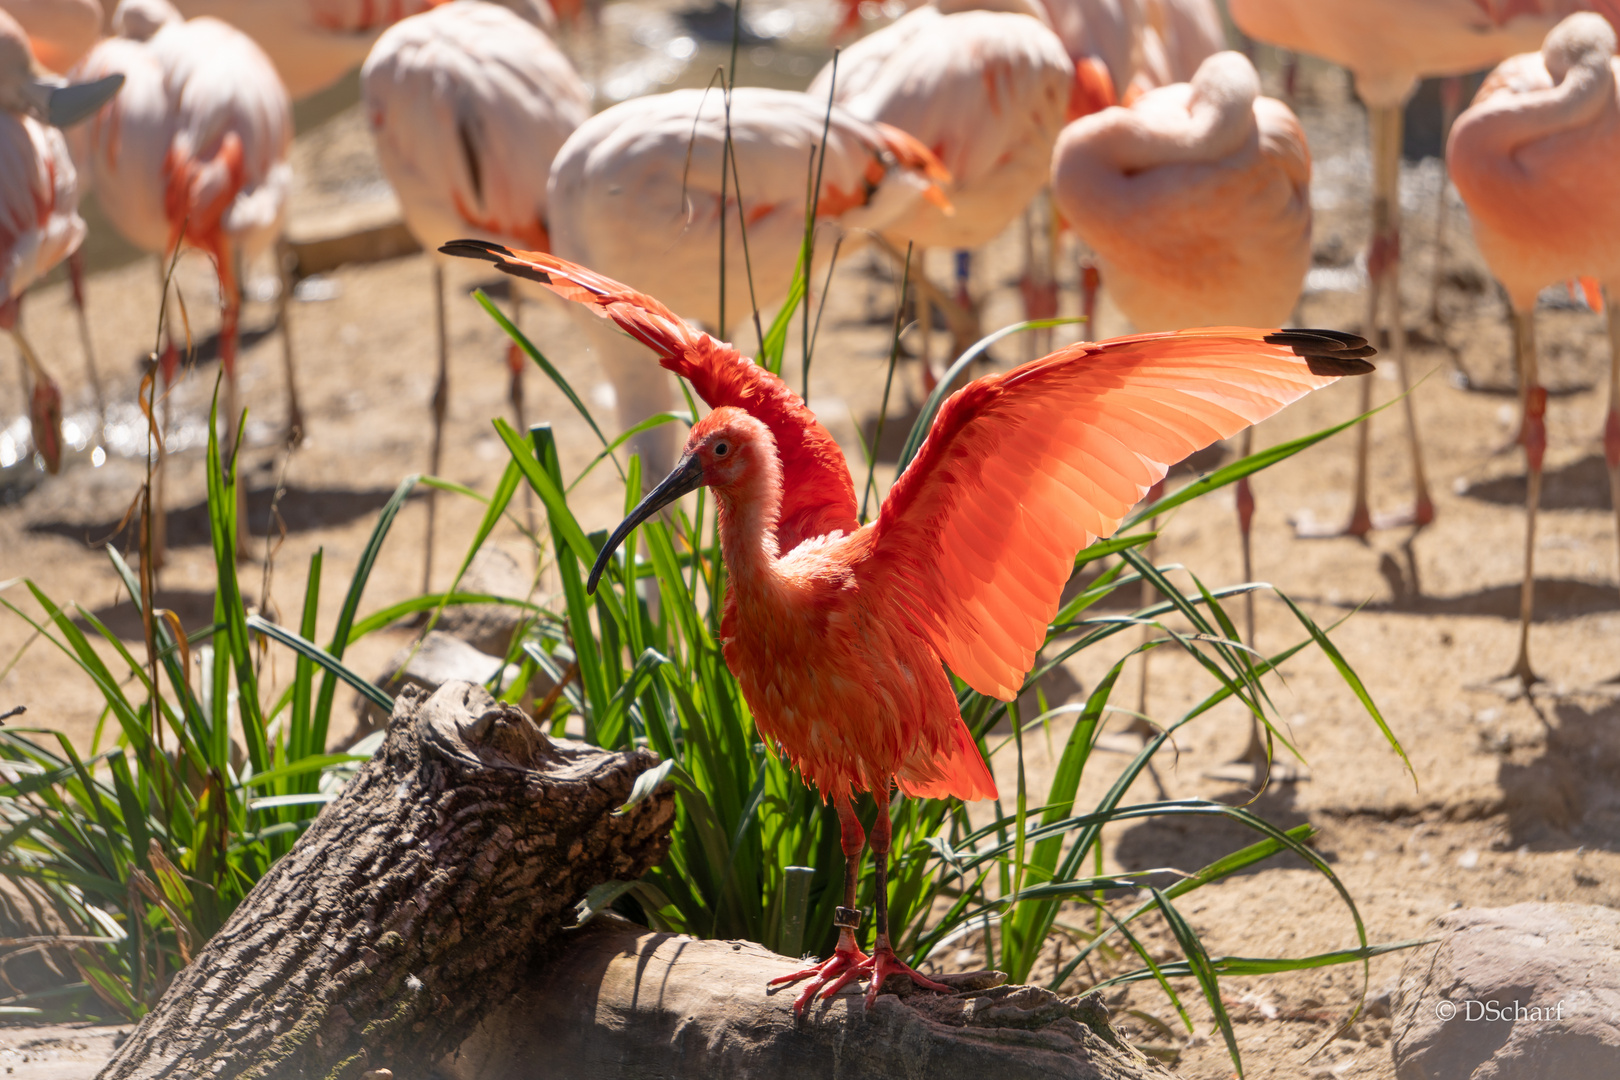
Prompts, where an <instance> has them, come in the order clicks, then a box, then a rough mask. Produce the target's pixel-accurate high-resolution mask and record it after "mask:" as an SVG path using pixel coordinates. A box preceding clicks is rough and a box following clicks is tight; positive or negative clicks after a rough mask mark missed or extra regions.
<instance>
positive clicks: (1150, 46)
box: [1132, 0, 1226, 91]
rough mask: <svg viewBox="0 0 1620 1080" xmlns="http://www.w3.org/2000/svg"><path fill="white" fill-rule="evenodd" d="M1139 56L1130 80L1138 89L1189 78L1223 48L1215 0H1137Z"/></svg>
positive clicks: (1222, 35)
mask: <svg viewBox="0 0 1620 1080" xmlns="http://www.w3.org/2000/svg"><path fill="white" fill-rule="evenodd" d="M1141 3H1142V13H1143V25H1142V59H1141V66H1140V67H1139V68H1138V69H1137V72H1136V76H1135V78H1134V79H1133V80H1132V86H1133V87H1136V88H1138V89H1139V90H1141V91H1147V90H1151V89H1153V88H1154V87H1156V86H1169V85H1171V84H1172V83H1184V82H1191V81H1192V77H1193V75H1194V74H1195V73H1196V72H1197V71H1198V67H1199V65H1200V64H1202V63H1203V62H1204V61H1205V60H1208V59H1209V58H1210V57H1211V56H1214V55H1215V54H1216V53H1218V52H1221V51H1222V50H1224V49H1225V48H1226V31H1225V30H1224V29H1222V27H1221V13H1220V11H1218V10H1217V9H1216V7H1215V0H1141Z"/></svg>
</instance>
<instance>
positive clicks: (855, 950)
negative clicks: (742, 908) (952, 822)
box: [766, 792, 881, 1014]
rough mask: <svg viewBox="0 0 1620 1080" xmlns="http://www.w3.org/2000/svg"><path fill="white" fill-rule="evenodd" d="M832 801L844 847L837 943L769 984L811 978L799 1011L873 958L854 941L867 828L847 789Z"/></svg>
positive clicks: (800, 998)
mask: <svg viewBox="0 0 1620 1080" xmlns="http://www.w3.org/2000/svg"><path fill="white" fill-rule="evenodd" d="M833 805H834V806H836V807H837V808H838V824H839V827H840V828H839V839H840V845H841V846H842V848H843V850H844V905H843V906H842V907H840V908H839V909H838V910H837V911H836V912H835V913H834V916H833V924H834V925H835V926H837V927H838V945H837V947H836V948H834V949H833V954H832V956H831V957H830V958H829V959H828V960H826V961H825V962H823V963H820V964H812V965H810V966H809V967H807V968H802V969H800V970H799V971H795V972H793V973H792V974H791V975H783V976H781V977H779V978H775V979H772V980H771V981H770V982H769V983H767V984H766V985H768V986H784V985H786V984H788V983H795V982H798V981H799V980H801V979H809V980H810V981H809V982H808V983H806V984H805V987H804V989H803V990H801V991H799V996H798V997H797V998H795V999H794V1001H793V1011H794V1013H796V1014H797V1013H802V1012H804V1007H805V1006H806V1005H808V1004H810V1002H811V1001H812V1000H813V999H814V998H815V996H816V994H817V993H818V992H820V993H821V996H822V997H830V996H831V995H833V994H836V993H838V991H840V990H842V989H843V988H844V987H845V986H847V985H849V984H850V983H852V982H854V981H855V980H856V979H859V978H860V977H861V975H862V974H864V973H865V971H866V969H867V965H869V964H870V962H871V959H870V957H868V956H867V955H866V954H865V953H864V952H862V951H861V948H860V945H859V944H857V943H856V941H855V931H856V930H858V929H859V928H860V925H861V913H860V910H859V909H858V908H856V907H855V889H856V886H857V885H858V884H859V883H860V875H861V854H862V852H863V851H865V849H866V832H865V830H863V829H862V828H861V822H860V819H859V818H857V817H856V816H855V808H854V807H853V806H851V805H850V802H849V793H848V792H844V793H843V794H841V795H839V796H838V797H837V798H835V799H834V801H833ZM880 816H881V815H880Z"/></svg>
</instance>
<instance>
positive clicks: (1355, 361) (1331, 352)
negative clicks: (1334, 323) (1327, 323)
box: [1265, 330, 1378, 377]
mask: <svg viewBox="0 0 1620 1080" xmlns="http://www.w3.org/2000/svg"><path fill="white" fill-rule="evenodd" d="M1265 340H1266V343H1267V344H1270V345H1286V346H1288V347H1289V348H1291V349H1293V350H1294V353H1295V355H1298V356H1302V357H1304V358H1305V363H1306V366H1308V367H1309V368H1310V369H1311V373H1312V374H1313V375H1331V376H1335V377H1339V376H1345V375H1366V374H1368V373H1369V372H1371V371H1372V370H1373V365H1372V364H1369V363H1367V359H1366V358H1367V357H1369V356H1376V355H1377V354H1378V350H1377V349H1375V348H1373V347H1372V346H1371V345H1369V344H1367V339H1366V338H1364V337H1359V336H1357V335H1355V334H1347V333H1345V332H1344V331H1342V330H1279V331H1277V332H1276V333H1274V334H1267V335H1266V338H1265Z"/></svg>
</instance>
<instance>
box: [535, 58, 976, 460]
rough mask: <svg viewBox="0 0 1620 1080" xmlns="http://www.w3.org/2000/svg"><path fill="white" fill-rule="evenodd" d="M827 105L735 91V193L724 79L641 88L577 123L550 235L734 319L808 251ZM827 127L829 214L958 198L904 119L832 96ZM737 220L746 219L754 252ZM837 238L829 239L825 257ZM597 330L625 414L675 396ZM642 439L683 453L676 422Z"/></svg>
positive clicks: (696, 306)
mask: <svg viewBox="0 0 1620 1080" xmlns="http://www.w3.org/2000/svg"><path fill="white" fill-rule="evenodd" d="M827 118H828V110H827V102H826V100H825V99H822V100H817V99H816V98H814V97H812V96H810V95H809V94H800V93H793V92H791V91H787V90H767V89H763V88H755V87H742V88H740V89H737V90H734V91H733V92H732V94H731V117H730V127H731V141H732V146H733V148H734V149H733V153H734V161H735V165H736V169H735V172H736V175H737V177H738V178H740V183H741V191H742V195H741V199H740V202H739V199H738V195H737V191H738V186H737V184H736V183H733V182H732V178H731V176H730V175H729V173H728V175H727V177H726V182H725V185H724V191H725V203H724V204H723V205H722V203H721V191H722V183H721V171H720V170H721V161H722V152H723V147H724V145H725V138H726V108H725V101H724V99H723V97H722V96H721V94H720V93H719V92H718V91H714V92H711V93H707V94H705V93H704V92H703V91H700V90H677V91H675V92H673V93H669V94H657V95H653V96H650V97H643V98H632V99H631V100H629V101H626V102H622V103H621V104H618V105H615V106H613V107H612V108H611V109H606V110H604V111H603V112H600V113H597V114H596V115H595V116H593V117H591V118H590V119H589V120H587V121H586V122H585V123H583V124H581V125H580V126H579V129H578V130H577V131H575V132H574V133H573V135H571V136H569V138H568V141H567V142H566V143H564V144H563V147H562V149H561V150H560V151H558V153H557V158H556V161H555V162H553V164H552V168H551V183H550V188H549V191H548V199H549V205H550V215H551V218H550V227H551V249H552V251H554V252H555V253H556V254H558V255H560V256H562V257H563V258H565V259H567V260H569V261H570V262H577V263H580V264H581V265H585V266H590V267H593V268H595V269H598V270H600V271H601V272H602V273H604V274H609V275H612V276H613V277H615V278H618V279H620V280H624V279H629V280H630V281H631V283H632V284H633V285H634V286H635V287H637V288H644V289H646V290H648V291H649V292H655V293H657V294H658V295H659V296H661V297H663V298H664V300H665V302H666V303H667V304H668V305H669V306H670V307H671V308H673V309H674V310H676V311H679V312H681V313H682V314H683V315H684V316H686V317H687V318H690V319H697V320H700V321H701V322H703V323H704V324H705V325H707V326H710V327H716V328H720V327H723V326H724V324H726V323H731V324H733V325H734V324H735V323H736V322H737V321H738V320H740V319H742V318H746V317H747V316H748V314H749V312H750V311H751V310H752V309H753V308H754V307H755V306H756V304H757V307H758V309H759V310H760V311H766V310H769V309H770V308H771V307H773V306H774V305H776V304H778V303H780V302H781V300H782V298H783V297H784V296H786V295H787V293H788V289H789V286H790V283H791V281H792V277H793V270H794V267H795V266H796V265H797V264H798V260H799V248H800V244H801V243H802V241H803V239H804V216H805V209H806V195H807V193H808V192H807V188H808V184H807V176H808V171H809V170H810V169H811V168H820V166H819V165H818V162H817V159H816V158H815V157H813V156H812V155H813V154H814V153H817V152H818V148H819V147H820V145H821V142H822V129H823V126H824V125H826V124H828V123H829V121H828V119H827ZM826 141H827V146H826V164H825V167H824V168H823V169H822V170H821V174H820V175H821V189H820V195H819V198H818V200H817V203H816V213H817V215H818V218H820V219H822V220H825V221H828V222H835V223H837V225H838V226H841V227H843V228H846V229H867V230H871V231H874V232H880V231H882V230H884V229H885V228H887V226H888V225H889V223H890V222H892V221H895V220H898V219H899V218H900V217H901V216H902V215H904V214H905V213H906V212H907V211H908V210H909V209H910V208H911V206H912V204H913V203H914V202H916V201H917V200H918V199H923V198H926V199H932V200H935V201H936V202H939V203H943V202H945V198H944V196H943V195H942V194H941V193H940V191H939V188H938V187H937V186H936V182H939V183H943V182H945V181H946V180H948V179H949V177H948V175H947V174H946V172H945V170H944V169H943V168H941V167H940V164H939V162H938V160H937V159H936V158H935V157H934V156H933V154H931V153H930V152H929V151H928V150H926V149H925V148H924V147H923V146H922V144H921V143H920V142H918V141H917V140H916V139H914V138H913V137H911V136H910V135H907V134H906V133H905V132H903V131H900V130H899V129H897V128H893V127H890V126H888V125H886V124H881V123H872V122H870V121H866V120H862V119H860V118H858V117H856V116H853V115H851V114H850V113H849V112H847V111H846V110H844V109H843V108H840V107H837V106H834V107H833V109H832V112H831V120H830V127H828V129H827V140H826ZM722 211H723V213H724V221H725V224H724V226H722ZM739 219H741V220H742V221H743V222H745V223H746V225H747V237H746V240H747V250H746V252H745V251H744V247H743V232H742V229H741V228H740V227H739V224H738V222H739ZM722 227H723V228H724V230H725V231H724V232H723V233H722V231H721V230H722ZM722 235H723V236H724V237H725V241H726V252H725V271H726V276H725V290H724V293H723V294H722V292H721V289H720V285H719V273H718V271H719V259H720V256H719V249H720V237H721V236H722ZM831 247H832V245H831V244H830V243H825V242H823V243H818V244H817V251H818V252H822V253H823V255H822V256H821V259H825V254H824V253H825V252H827V251H829V250H830V249H831ZM820 265H821V266H825V262H820ZM750 267H751V268H752V270H751V272H750V270H749V268H750ZM812 280H817V281H819V280H820V279H819V278H815V277H813V278H812ZM750 282H751V283H752V284H750ZM592 322H595V320H592ZM717 332H724V330H723V329H721V330H717ZM593 342H594V345H595V347H596V349H597V357H598V359H599V361H600V363H601V364H602V366H603V368H604V369H605V371H606V374H607V376H608V378H609V379H610V380H611V381H612V383H613V388H614V393H615V396H616V400H617V403H618V413H619V419H620V422H621V423H622V424H623V425H624V426H625V427H627V428H628V427H630V426H633V425H635V424H637V423H639V422H641V421H642V420H645V419H647V418H648V417H649V416H652V415H654V414H655V413H659V412H665V411H668V410H670V409H672V408H674V406H675V397H674V392H673V387H672V386H671V385H670V382H669V379H668V377H667V376H665V375H664V374H663V373H662V372H660V371H658V370H657V369H655V368H650V367H649V366H648V363H647V358H646V352H645V350H644V349H642V348H641V347H640V346H638V345H636V344H635V343H634V342H632V341H630V340H629V339H627V338H625V337H624V335H622V334H616V333H612V334H609V333H603V334H597V335H595V337H594V339H593ZM634 445H635V447H636V449H637V451H638V452H639V453H641V454H642V455H643V458H644V459H645V460H647V461H648V463H649V466H650V468H649V472H651V471H654V470H662V469H665V468H667V467H668V465H669V464H670V463H671V462H672V461H673V460H674V447H673V446H672V445H671V440H670V439H669V437H668V432H667V430H666V429H664V428H656V429H653V430H650V431H646V432H642V433H641V434H640V435H638V436H637V437H636V440H635V443H634Z"/></svg>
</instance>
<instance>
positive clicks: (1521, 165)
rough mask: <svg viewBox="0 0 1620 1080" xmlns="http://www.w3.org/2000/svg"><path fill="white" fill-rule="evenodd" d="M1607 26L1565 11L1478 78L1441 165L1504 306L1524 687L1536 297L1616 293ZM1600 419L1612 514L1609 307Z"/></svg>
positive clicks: (1616, 384) (1614, 370)
mask: <svg viewBox="0 0 1620 1080" xmlns="http://www.w3.org/2000/svg"><path fill="white" fill-rule="evenodd" d="M1614 54H1615V31H1614V28H1613V27H1612V26H1611V25H1610V24H1609V23H1608V22H1605V21H1604V20H1603V18H1601V17H1600V16H1598V15H1595V14H1576V15H1571V16H1570V17H1569V18H1567V19H1565V20H1564V21H1563V22H1561V23H1559V24H1558V26H1557V27H1556V28H1555V29H1554V30H1553V31H1552V33H1551V34H1549V35H1548V36H1547V40H1546V43H1545V44H1543V45H1542V47H1541V51H1540V52H1536V53H1528V54H1525V55H1522V56H1515V57H1513V58H1511V59H1509V60H1507V61H1506V62H1504V63H1503V64H1502V65H1501V66H1500V67H1498V68H1497V69H1496V70H1495V71H1494V72H1492V73H1491V75H1490V77H1489V78H1488V79H1486V81H1485V84H1484V85H1483V86H1481V87H1480V90H1479V94H1478V95H1477V96H1476V97H1475V98H1474V103H1473V105H1472V106H1470V107H1469V108H1468V110H1467V111H1466V112H1464V113H1463V114H1462V115H1461V116H1459V117H1458V118H1457V122H1456V124H1455V125H1454V126H1453V127H1452V130H1451V139H1450V142H1449V143H1448V145H1447V147H1446V161H1447V165H1448V167H1449V168H1450V170H1451V175H1452V179H1453V180H1454V181H1455V183H1456V185H1457V191H1458V192H1459V193H1460V194H1461V195H1462V197H1463V201H1464V202H1465V203H1466V204H1467V205H1468V213H1469V216H1470V217H1471V218H1473V222H1474V237H1475V239H1476V240H1477V241H1478V242H1479V250H1480V252H1481V254H1483V255H1484V256H1485V260H1486V261H1487V262H1488V263H1489V264H1490V266H1491V270H1492V272H1493V273H1495V275H1496V277H1497V280H1499V281H1500V282H1501V283H1502V286H1503V288H1505V289H1506V290H1507V294H1508V298H1509V300H1510V301H1511V302H1512V305H1513V321H1514V325H1515V328H1516V335H1515V342H1516V346H1517V347H1516V350H1515V352H1516V357H1517V360H1518V368H1519V404H1520V408H1521V410H1522V412H1523V419H1522V421H1521V425H1520V429H1519V431H1520V434H1519V440H1520V442H1521V443H1522V444H1523V446H1524V455H1525V460H1526V463H1527V464H1528V467H1529V470H1528V471H1529V476H1528V483H1527V490H1526V496H1525V515H1526V516H1525V547H1524V583H1523V585H1522V587H1521V589H1520V593H1519V656H1518V659H1517V661H1515V663H1514V665H1513V669H1512V671H1511V674H1513V675H1516V676H1518V678H1519V679H1520V680H1521V681H1522V682H1523V683H1524V685H1525V686H1526V687H1528V686H1529V685H1530V683H1532V682H1535V681H1537V680H1538V676H1537V675H1536V673H1535V669H1534V668H1532V667H1531V664H1530V617H1531V615H1532V613H1533V608H1534V603H1535V550H1536V543H1535V538H1536V509H1537V506H1538V504H1539V503H1540V501H1541V467H1542V459H1543V456H1544V454H1545V452H1546V448H1547V426H1546V422H1545V415H1546V410H1547V391H1546V390H1545V389H1544V388H1543V387H1542V386H1541V385H1540V382H1539V381H1538V378H1537V365H1536V335H1535V308H1536V294H1537V293H1539V292H1540V291H1541V289H1542V288H1543V287H1544V286H1546V285H1549V284H1552V283H1553V282H1556V281H1562V280H1566V279H1569V278H1574V277H1588V278H1594V279H1596V280H1597V281H1599V282H1601V283H1603V284H1604V285H1606V286H1608V288H1609V290H1610V297H1611V301H1612V298H1613V296H1614V291H1615V290H1616V289H1617V288H1620V185H1617V180H1620V173H1617V172H1616V170H1615V163H1616V162H1617V161H1620V91H1617V82H1620V60H1616V59H1615V55H1614ZM1608 313H1609V344H1610V347H1611V349H1612V350H1613V351H1614V362H1613V364H1612V365H1611V369H1610V379H1609V414H1608V420H1607V422H1606V423H1605V424H1604V428H1603V451H1604V457H1605V459H1606V460H1607V462H1608V466H1609V490H1610V493H1611V495H1612V497H1613V500H1614V505H1615V508H1616V511H1617V513H1620V312H1617V310H1616V308H1615V306H1614V304H1613V303H1612V302H1611V303H1610V304H1609V305H1608Z"/></svg>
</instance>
